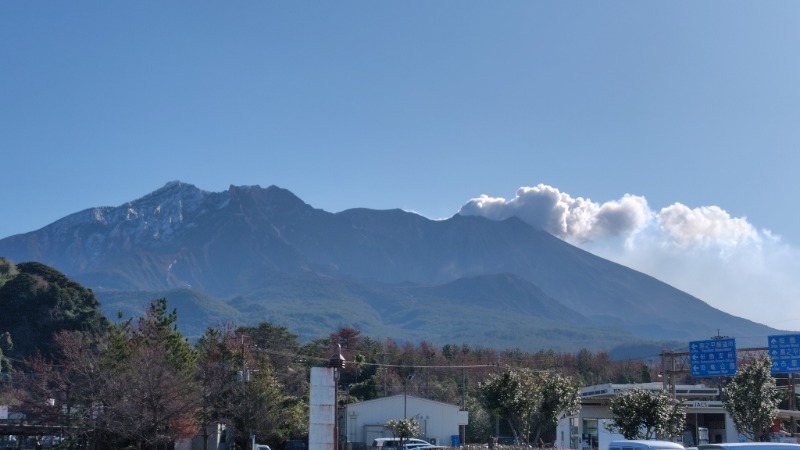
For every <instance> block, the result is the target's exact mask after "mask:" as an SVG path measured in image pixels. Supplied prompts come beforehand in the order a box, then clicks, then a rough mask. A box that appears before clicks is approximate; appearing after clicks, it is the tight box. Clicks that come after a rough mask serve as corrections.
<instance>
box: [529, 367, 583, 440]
mask: <svg viewBox="0 0 800 450" xmlns="http://www.w3.org/2000/svg"><path fill="white" fill-rule="evenodd" d="M536 378H537V379H538V383H539V385H540V386H541V392H542V395H541V399H540V402H539V404H538V405H537V406H536V408H535V410H534V411H533V417H532V419H533V421H532V422H533V426H534V430H533V431H534V433H533V435H534V436H533V441H534V442H538V440H539V438H540V437H541V436H542V435H543V434H545V433H548V432H553V431H555V427H556V425H557V424H558V418H559V416H560V415H561V413H566V414H574V413H575V412H577V411H578V409H580V406H581V396H580V390H579V389H578V386H577V385H576V384H575V383H573V381H572V379H571V378H569V377H565V376H562V375H560V374H557V373H552V372H538V373H536Z"/></svg>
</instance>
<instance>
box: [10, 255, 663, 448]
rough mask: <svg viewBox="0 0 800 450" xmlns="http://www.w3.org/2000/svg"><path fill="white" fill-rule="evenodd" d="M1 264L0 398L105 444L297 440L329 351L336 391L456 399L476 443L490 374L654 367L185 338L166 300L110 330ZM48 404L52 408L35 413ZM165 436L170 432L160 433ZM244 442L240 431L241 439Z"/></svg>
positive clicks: (358, 345)
mask: <svg viewBox="0 0 800 450" xmlns="http://www.w3.org/2000/svg"><path fill="white" fill-rule="evenodd" d="M2 263H3V265H2V272H1V274H0V279H2V283H3V285H2V287H0V293H1V294H2V297H0V299H2V303H0V307H2V308H3V311H4V312H10V313H11V314H3V316H2V322H1V323H2V326H1V327H0V334H4V335H6V336H10V337H11V339H12V340H13V341H14V343H15V346H14V348H13V349H10V350H11V352H10V355H12V356H13V357H12V359H10V360H7V361H6V362H11V363H12V364H11V366H10V367H8V369H10V372H9V371H7V373H6V376H5V377H3V378H2V381H0V398H2V399H4V401H5V402H6V403H9V404H10V405H11V409H12V410H13V411H22V412H25V413H26V414H28V417H29V418H30V421H31V422H32V423H35V422H37V421H40V422H41V423H49V422H48V421H53V420H62V421H63V420H69V421H71V423H70V424H69V425H71V426H72V427H73V429H74V430H84V429H86V427H88V426H89V424H88V423H87V422H86V420H88V418H90V417H91V418H92V420H93V422H92V424H91V426H92V427H98V430H99V431H97V433H96V434H95V435H94V437H93V439H98V442H99V443H102V444H105V445H111V446H118V445H122V444H131V443H140V444H142V445H144V443H153V444H155V443H158V442H160V443H162V444H163V443H165V442H168V441H172V440H174V439H177V438H179V437H180V436H181V435H186V434H191V433H194V432H196V431H197V430H198V429H201V428H202V424H204V423H211V422H214V421H227V422H229V423H235V424H236V428H237V430H239V432H240V433H243V432H242V431H241V430H253V431H254V432H255V433H257V434H258V436H259V440H261V441H266V442H270V443H273V444H275V445H279V444H280V443H281V442H282V441H284V440H286V439H293V438H303V437H304V436H305V433H307V430H306V428H305V425H304V423H305V419H304V417H306V414H307V407H308V405H307V401H308V400H307V397H308V382H309V371H310V369H311V368H312V367H319V366H324V365H326V364H327V362H328V360H329V359H330V358H331V356H332V355H333V354H334V351H335V350H334V349H335V348H336V347H337V344H339V345H341V347H342V355H343V356H344V358H345V359H346V361H347V362H346V367H345V369H344V370H343V371H342V373H341V378H340V385H339V388H340V390H341V396H340V398H341V400H342V402H353V401H360V400H368V399H372V398H377V397H382V396H389V395H395V394H399V393H403V392H406V393H408V394H409V395H415V396H419V397H424V398H428V399H432V400H438V401H443V402H447V403H451V404H457V405H462V406H463V407H464V408H466V409H467V410H469V412H470V425H469V427H470V428H469V431H468V434H469V436H472V438H473V439H475V440H477V441H481V440H483V442H485V439H487V438H488V436H489V435H490V434H491V433H492V430H493V426H494V421H493V420H492V419H491V413H490V412H489V410H487V408H486V403H485V400H486V399H485V393H483V392H482V391H481V387H480V386H481V384H482V383H483V384H484V385H485V383H486V381H487V380H490V379H491V377H493V376H498V375H501V374H504V373H507V372H508V371H528V372H529V373H534V372H535V373H539V374H542V373H544V374H554V375H556V374H557V375H559V376H561V375H563V376H565V377H567V379H568V380H569V382H570V383H571V384H572V385H573V386H575V387H576V388H577V387H579V386H583V385H589V384H598V383H605V382H618V383H624V382H640V381H650V379H651V377H652V376H653V375H654V374H655V373H656V372H657V371H658V370H659V369H658V367H654V366H652V365H650V364H648V363H649V362H652V361H645V360H641V359H631V360H613V359H612V358H611V357H610V356H609V355H608V354H606V353H602V352H601V353H592V352H590V351H588V350H581V351H579V352H577V353H559V352H555V351H552V350H540V351H537V352H533V353H531V352H525V351H522V350H500V349H491V348H485V347H476V346H471V345H468V344H459V343H452V344H446V345H443V346H436V345H433V344H430V343H429V342H426V341H422V342H419V343H411V342H404V341H397V340H394V339H391V338H387V339H384V340H376V339H373V338H370V337H368V336H364V335H362V333H361V332H360V331H359V330H356V329H353V328H340V329H338V330H332V332H331V333H330V334H329V335H327V336H321V337H319V338H318V339H315V340H312V341H310V342H306V343H301V342H300V341H299V338H298V336H297V335H296V334H295V333H293V332H292V331H290V330H288V329H287V328H285V327H282V326H277V325H273V324H270V323H260V324H258V325H255V326H237V325H236V324H229V325H226V326H221V327H217V328H210V329H208V330H207V331H206V332H205V333H204V334H203V336H202V337H201V338H200V339H198V340H197V342H189V340H188V339H186V338H185V337H184V336H183V335H182V334H181V332H180V331H179V329H178V327H177V326H176V324H177V320H178V315H179V314H180V311H178V310H176V309H174V308H173V309H171V308H170V306H169V302H168V299H165V298H161V299H154V300H153V301H152V302H151V304H150V305H149V307H148V308H147V310H146V311H145V312H144V314H143V315H142V316H141V317H128V318H125V320H121V321H117V322H116V323H110V322H109V321H108V320H107V319H106V318H104V317H102V316H101V315H99V313H97V311H98V304H97V302H96V300H95V299H94V297H93V295H92V293H91V291H88V290H86V289H84V288H82V287H81V286H80V285H78V284H76V283H74V282H72V281H71V280H69V279H68V278H67V277H65V276H64V275H63V274H60V273H59V272H57V271H55V270H53V269H51V268H49V267H46V266H42V265H40V264H19V265H16V266H15V265H13V264H10V263H8V261H2ZM37 319H38V320H37ZM20 324H24V325H20ZM21 326H27V327H28V328H29V329H27V330H24V329H21V328H20V327H21ZM15 337H16V338H15ZM7 350H9V349H8V348H6V347H4V352H6V351H7ZM7 354H8V353H7ZM243 380H246V381H248V382H247V383H242V381H243ZM145 387H146V388H145ZM43 399H50V400H48V401H47V402H45V401H43ZM48 402H55V404H56V405H57V406H58V408H56V409H50V410H48V409H47V408H44V407H43V406H42V405H45V404H48ZM147 402H150V403H152V402H156V403H157V405H156V406H157V410H158V411H160V413H159V416H158V417H147V418H145V417H141V416H139V414H142V412H141V411H140V409H138V408H137V407H136V406H135V405H137V404H143V403H147ZM92 404H105V405H109V406H108V407H106V408H105V409H104V410H103V415H102V417H97V416H93V414H87V415H81V414H78V413H76V414H74V415H72V416H70V417H69V418H64V417H58V418H54V417H51V416H48V415H47V414H48V411H50V412H52V411H58V410H67V409H69V410H71V411H81V410H82V408H85V406H86V405H92ZM154 404H155V403H154ZM112 406H113V407H112ZM254 411H258V412H259V414H253V412H254ZM87 413H88V411H87ZM124 424H129V425H124ZM130 424H140V425H138V426H136V427H133V426H131V425H130ZM198 427H200V428H198ZM162 429H169V430H170V433H167V434H163V433H162V434H159V433H160V432H159V431H158V430H162ZM542 432H543V433H551V432H553V430H548V429H543V430H542ZM246 437H247V436H246V435H245V434H237V439H238V440H242V441H244V440H245V439H246Z"/></svg>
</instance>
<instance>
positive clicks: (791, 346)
mask: <svg viewBox="0 0 800 450" xmlns="http://www.w3.org/2000/svg"><path fill="white" fill-rule="evenodd" d="M767 340H768V341H769V357H770V358H771V359H772V368H771V369H770V372H772V373H797V372H800V334H784V335H778V336H769V337H768V338H767Z"/></svg>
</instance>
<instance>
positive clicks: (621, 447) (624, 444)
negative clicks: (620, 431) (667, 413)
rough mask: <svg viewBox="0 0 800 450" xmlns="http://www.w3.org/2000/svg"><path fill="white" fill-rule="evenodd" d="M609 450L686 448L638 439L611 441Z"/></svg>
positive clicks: (669, 449)
mask: <svg viewBox="0 0 800 450" xmlns="http://www.w3.org/2000/svg"><path fill="white" fill-rule="evenodd" d="M608 450H684V448H683V446H682V445H681V444H678V443H677V442H672V441H656V440H650V439H636V440H630V441H628V440H625V441H611V443H610V444H608ZM798 450H800V449H798Z"/></svg>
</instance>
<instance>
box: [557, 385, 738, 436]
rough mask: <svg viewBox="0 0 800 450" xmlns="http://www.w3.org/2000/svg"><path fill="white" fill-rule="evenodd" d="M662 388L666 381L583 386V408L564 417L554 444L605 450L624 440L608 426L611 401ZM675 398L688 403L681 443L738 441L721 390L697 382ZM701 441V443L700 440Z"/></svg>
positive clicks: (681, 388)
mask: <svg viewBox="0 0 800 450" xmlns="http://www.w3.org/2000/svg"><path fill="white" fill-rule="evenodd" d="M634 388H639V389H647V390H652V391H660V390H662V389H664V384H663V383H660V382H655V383H639V384H601V385H595V386H589V387H585V388H583V389H581V409H580V411H578V413H576V414H574V415H572V416H563V417H562V418H561V419H560V420H559V422H558V427H557V429H556V441H555V443H554V446H555V447H558V448H570V449H578V450H592V449H598V450H606V449H607V448H608V443H609V442H610V441H612V440H615V439H622V436H621V435H619V434H612V433H610V432H609V431H607V430H606V429H605V426H604V425H605V424H606V423H608V422H611V421H613V418H614V416H613V414H611V410H610V409H609V405H610V403H611V400H612V399H613V398H614V397H615V396H617V395H619V393H621V392H623V391H626V390H629V389H634ZM675 397H676V398H677V399H679V400H682V401H683V403H684V404H685V405H686V406H687V409H686V428H685V431H684V433H683V435H682V436H681V439H680V440H681V442H682V443H683V444H684V446H686V447H694V446H697V444H698V441H705V442H711V443H714V442H737V441H738V440H739V433H738V432H737V431H736V428H735V426H734V424H733V421H732V420H731V418H730V415H729V414H728V412H727V411H726V410H725V409H724V408H723V406H722V402H721V401H719V400H717V399H718V398H719V389H717V388H711V387H706V386H705V385H702V384H697V385H677V386H675ZM701 443H702V442H701Z"/></svg>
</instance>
